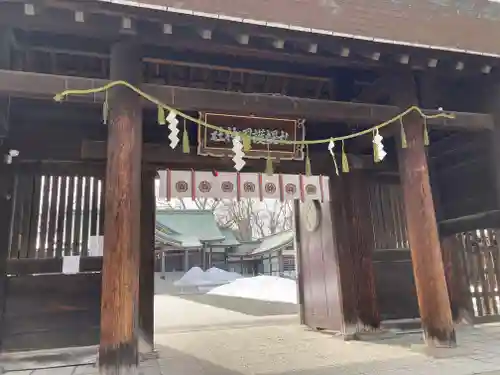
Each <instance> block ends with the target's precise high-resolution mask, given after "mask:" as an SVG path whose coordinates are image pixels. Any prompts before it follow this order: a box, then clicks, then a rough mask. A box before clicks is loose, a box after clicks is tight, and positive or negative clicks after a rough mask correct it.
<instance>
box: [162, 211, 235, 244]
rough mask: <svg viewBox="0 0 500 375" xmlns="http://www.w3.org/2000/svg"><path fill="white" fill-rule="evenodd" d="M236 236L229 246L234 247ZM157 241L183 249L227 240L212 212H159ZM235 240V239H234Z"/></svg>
mask: <svg viewBox="0 0 500 375" xmlns="http://www.w3.org/2000/svg"><path fill="white" fill-rule="evenodd" d="M233 238H234V235H233V236H232V237H231V238H230V239H229V242H228V245H227V246H233V245H231V244H229V243H232V239H233ZM156 239H157V240H158V241H159V242H160V243H164V244H169V245H173V246H179V247H183V248H196V247H201V246H202V244H203V243H215V244H217V243H220V242H224V241H225V240H226V237H225V236H224V235H223V234H222V233H221V230H220V229H219V228H218V226H217V223H216V221H215V217H214V214H213V212H212V211H204V210H158V211H157V212H156ZM234 240H235V238H234Z"/></svg>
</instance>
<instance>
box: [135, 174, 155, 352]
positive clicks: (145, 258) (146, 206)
mask: <svg viewBox="0 0 500 375" xmlns="http://www.w3.org/2000/svg"><path fill="white" fill-rule="evenodd" d="M155 174H156V173H151V172H147V171H143V173H142V189H141V256H140V261H141V269H140V273H139V328H140V330H141V336H142V338H143V339H144V341H145V343H146V345H147V348H145V349H146V350H148V351H152V350H153V349H154V289H155V285H154V263H155V253H154V247H155V209H156V199H155V185H154V184H155ZM141 351H142V350H141Z"/></svg>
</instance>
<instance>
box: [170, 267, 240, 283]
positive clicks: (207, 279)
mask: <svg viewBox="0 0 500 375" xmlns="http://www.w3.org/2000/svg"><path fill="white" fill-rule="evenodd" d="M240 277H241V275H240V274H238V273H236V272H227V271H224V270H221V269H220V268H217V267H212V268H210V269H209V270H207V271H205V272H203V270H202V269H201V268H200V267H193V268H191V269H190V270H189V271H187V272H186V273H185V274H184V275H183V276H182V277H181V278H180V279H179V280H177V281H175V282H174V285H175V286H204V285H219V284H225V283H228V282H231V281H234V280H237V279H238V278H240Z"/></svg>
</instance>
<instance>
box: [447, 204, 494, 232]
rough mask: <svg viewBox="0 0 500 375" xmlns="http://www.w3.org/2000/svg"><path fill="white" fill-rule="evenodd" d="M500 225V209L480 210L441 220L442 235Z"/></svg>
mask: <svg viewBox="0 0 500 375" xmlns="http://www.w3.org/2000/svg"><path fill="white" fill-rule="evenodd" d="M499 227H500V210H493V211H486V212H480V213H477V214H474V215H467V216H462V217H457V218H454V219H448V220H443V221H440V222H439V233H440V234H441V236H450V235H452V234H456V233H461V232H468V231H474V230H477V229H490V228H499Z"/></svg>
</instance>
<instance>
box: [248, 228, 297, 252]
mask: <svg viewBox="0 0 500 375" xmlns="http://www.w3.org/2000/svg"><path fill="white" fill-rule="evenodd" d="M294 237H295V235H294V233H293V231H292V230H287V231H284V232H280V233H275V234H272V235H270V236H267V237H264V238H262V242H261V243H260V245H259V247H257V248H256V249H255V250H253V251H252V252H251V253H250V254H249V255H257V254H259V255H260V254H264V253H268V252H270V251H275V250H279V249H283V248H285V247H287V246H290V245H291V244H292V243H293V240H294Z"/></svg>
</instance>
